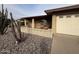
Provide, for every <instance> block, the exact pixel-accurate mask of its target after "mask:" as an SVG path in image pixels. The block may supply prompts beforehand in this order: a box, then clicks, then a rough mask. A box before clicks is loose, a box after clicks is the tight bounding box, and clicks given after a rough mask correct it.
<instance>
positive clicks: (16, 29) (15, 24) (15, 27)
mask: <svg viewBox="0 0 79 59" xmlns="http://www.w3.org/2000/svg"><path fill="white" fill-rule="evenodd" d="M10 17H11V28H12V32H13V35H14V37H15V38H16V41H17V43H20V42H23V41H25V39H26V37H24V35H22V32H21V26H20V22H19V21H15V20H14V18H13V16H12V13H10Z"/></svg>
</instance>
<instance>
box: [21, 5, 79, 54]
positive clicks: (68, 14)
mask: <svg viewBox="0 0 79 59" xmlns="http://www.w3.org/2000/svg"><path fill="white" fill-rule="evenodd" d="M45 12H46V14H47V15H43V16H34V17H25V18H22V19H21V22H24V23H25V26H27V20H28V21H29V22H30V24H31V25H30V28H32V29H31V30H32V31H31V32H30V33H32V34H35V35H40V36H45V37H50V38H53V43H52V49H51V50H52V51H51V53H79V5H73V6H68V7H62V8H57V9H51V10H45ZM41 20H43V21H45V20H46V21H45V22H46V24H45V25H43V24H42V25H41V24H38V23H41ZM42 23H44V22H42ZM47 25H48V26H47ZM45 26H46V27H45ZM28 27H29V26H28ZM44 27H45V28H44ZM22 31H24V32H27V31H26V27H22ZM29 31H30V30H29Z"/></svg>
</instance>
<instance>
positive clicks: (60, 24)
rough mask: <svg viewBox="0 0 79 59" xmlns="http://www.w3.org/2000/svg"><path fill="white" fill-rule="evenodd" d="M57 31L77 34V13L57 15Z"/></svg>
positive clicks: (78, 29) (78, 25) (78, 20)
mask: <svg viewBox="0 0 79 59" xmlns="http://www.w3.org/2000/svg"><path fill="white" fill-rule="evenodd" d="M56 25H57V27H56V31H57V33H62V34H70V35H78V36H79V14H73V15H60V16H57V23H56Z"/></svg>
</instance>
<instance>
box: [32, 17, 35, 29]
mask: <svg viewBox="0 0 79 59" xmlns="http://www.w3.org/2000/svg"><path fill="white" fill-rule="evenodd" d="M34 27H35V22H34V18H33V19H32V28H34Z"/></svg>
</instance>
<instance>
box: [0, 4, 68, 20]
mask: <svg viewBox="0 0 79 59" xmlns="http://www.w3.org/2000/svg"><path fill="white" fill-rule="evenodd" d="M65 6H69V4H4V8H7V9H8V12H9V13H10V12H12V14H13V17H14V19H20V18H22V17H28V16H38V15H45V14H46V13H45V12H44V10H48V9H54V8H59V7H65ZM0 10H1V5H0Z"/></svg>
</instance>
